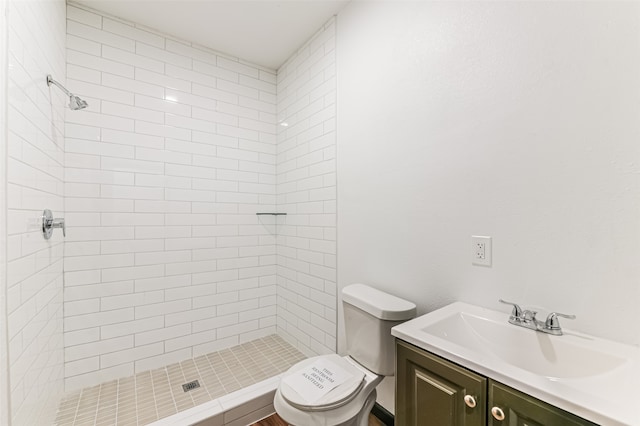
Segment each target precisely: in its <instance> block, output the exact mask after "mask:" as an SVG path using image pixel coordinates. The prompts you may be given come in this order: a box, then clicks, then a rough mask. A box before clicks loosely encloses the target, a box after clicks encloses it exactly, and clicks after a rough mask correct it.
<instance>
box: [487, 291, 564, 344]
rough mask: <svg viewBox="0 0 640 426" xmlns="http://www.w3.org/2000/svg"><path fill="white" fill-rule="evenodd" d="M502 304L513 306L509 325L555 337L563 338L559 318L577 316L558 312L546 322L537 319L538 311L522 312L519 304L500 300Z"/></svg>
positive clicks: (551, 315) (548, 317)
mask: <svg viewBox="0 0 640 426" xmlns="http://www.w3.org/2000/svg"><path fill="white" fill-rule="evenodd" d="M498 301H499V302H500V303H505V304H507V305H511V306H513V309H512V310H511V315H510V316H509V324H513V325H517V326H520V327H524V328H529V329H531V330H536V331H541V332H543V333H548V334H552V335H554V336H562V328H561V327H560V321H559V320H558V317H563V318H568V319H576V316H575V315H567V314H561V313H558V312H551V313H550V314H549V315H547V319H546V320H545V321H540V320H538V319H537V318H536V315H537V314H538V312H537V311H530V310H528V309H526V310H522V308H521V307H520V306H519V305H518V304H517V303H512V302H507V301H506V300H502V299H499V300H498Z"/></svg>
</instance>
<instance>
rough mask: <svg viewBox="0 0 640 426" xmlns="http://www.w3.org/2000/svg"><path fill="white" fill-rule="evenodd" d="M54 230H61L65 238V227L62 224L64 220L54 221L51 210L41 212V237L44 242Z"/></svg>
mask: <svg viewBox="0 0 640 426" xmlns="http://www.w3.org/2000/svg"><path fill="white" fill-rule="evenodd" d="M54 228H62V235H63V236H64V237H66V236H67V227H66V226H65V223H64V218H60V219H54V218H53V213H51V210H49V209H46V210H45V211H44V212H42V236H43V237H44V239H45V240H48V239H49V238H51V234H53V229H54Z"/></svg>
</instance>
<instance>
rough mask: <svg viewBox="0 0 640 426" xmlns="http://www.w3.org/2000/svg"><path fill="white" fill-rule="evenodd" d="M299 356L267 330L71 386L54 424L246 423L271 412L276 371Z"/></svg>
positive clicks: (239, 425) (289, 364)
mask: <svg viewBox="0 0 640 426" xmlns="http://www.w3.org/2000/svg"><path fill="white" fill-rule="evenodd" d="M304 358H305V356H304V355H303V354H302V353H301V352H299V351H298V350H297V349H295V348H294V347H293V346H291V345H290V344H288V343H287V342H286V341H284V340H283V339H282V338H281V337H279V336H277V335H270V336H267V337H263V338H261V339H256V340H252V341H250V342H247V343H243V344H241V345H238V346H234V347H231V348H228V349H224V350H221V351H217V352H212V353H209V354H206V355H202V356H199V357H197V358H194V359H189V360H186V361H182V362H179V363H175V364H170V365H167V366H165V367H162V368H158V369H155V370H150V371H144V372H141V373H138V374H136V375H135V376H130V377H125V378H122V379H118V380H113V381H110V382H106V383H102V384H100V385H96V386H92V387H89V388H85V389H82V390H79V391H75V392H73V393H71V394H69V395H67V396H66V397H65V398H64V399H63V400H62V402H61V403H60V406H59V408H58V414H57V416H56V421H55V424H56V425H57V426H85V425H87V426H89V425H91V426H103V425H104V426H106V425H132V426H133V425H136V426H138V425H154V426H168V425H171V426H177V425H195V424H199V423H200V424H202V425H233V426H236V425H237V426H242V425H247V424H249V423H252V422H254V421H256V420H259V419H260V418H262V417H265V416H267V415H269V414H270V413H272V412H273V404H272V401H273V392H274V391H275V389H276V387H277V385H278V381H279V376H280V375H281V374H282V373H283V372H285V371H286V370H287V369H289V368H290V367H291V366H292V365H293V364H295V363H296V362H298V361H300V360H302V359H304ZM196 380H197V381H198V385H199V386H197V387H196V386H195V385H194V384H193V383H190V382H194V381H196ZM183 385H187V386H185V387H183ZM185 388H186V389H188V391H185Z"/></svg>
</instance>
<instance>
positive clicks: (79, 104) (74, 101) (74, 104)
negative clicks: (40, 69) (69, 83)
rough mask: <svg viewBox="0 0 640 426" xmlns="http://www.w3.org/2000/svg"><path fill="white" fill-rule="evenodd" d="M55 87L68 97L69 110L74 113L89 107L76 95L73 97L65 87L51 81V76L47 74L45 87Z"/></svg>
mask: <svg viewBox="0 0 640 426" xmlns="http://www.w3.org/2000/svg"><path fill="white" fill-rule="evenodd" d="M52 84H53V85H54V86H57V87H58V88H59V89H60V90H62V91H63V92H64V93H65V94H66V95H67V96H68V97H69V108H71V109H72V110H74V111H76V110H79V109H83V108H86V107H88V106H89V104H88V103H87V102H86V101H84V100H82V99H80V98H79V97H77V96H76V95H74V94H73V93H71V92H69V91H68V90H67V89H65V87H64V86H63V85H62V84H60V83H58V82H57V81H55V80H54V79H53V77H51V74H49V75H48V76H47V86H51V85H52Z"/></svg>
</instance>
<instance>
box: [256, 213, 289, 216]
mask: <svg viewBox="0 0 640 426" xmlns="http://www.w3.org/2000/svg"><path fill="white" fill-rule="evenodd" d="M256 215H257V216H267V215H269V216H286V215H287V214H286V213H256Z"/></svg>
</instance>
